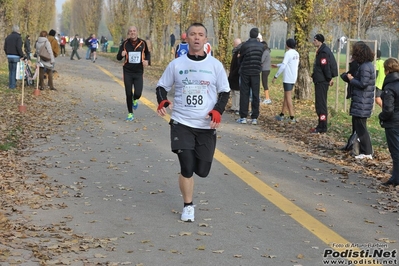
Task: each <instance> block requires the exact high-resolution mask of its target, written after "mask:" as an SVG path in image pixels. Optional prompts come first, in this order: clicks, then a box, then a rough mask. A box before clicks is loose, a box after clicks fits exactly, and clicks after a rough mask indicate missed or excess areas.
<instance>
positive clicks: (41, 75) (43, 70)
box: [39, 67, 54, 89]
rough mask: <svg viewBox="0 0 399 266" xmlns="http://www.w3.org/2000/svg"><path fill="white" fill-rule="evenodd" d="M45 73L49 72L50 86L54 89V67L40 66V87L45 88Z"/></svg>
mask: <svg viewBox="0 0 399 266" xmlns="http://www.w3.org/2000/svg"><path fill="white" fill-rule="evenodd" d="M44 73H47V80H48V81H47V82H48V83H47V84H48V86H49V87H50V89H54V84H53V69H52V68H44V67H41V68H39V87H40V88H44Z"/></svg>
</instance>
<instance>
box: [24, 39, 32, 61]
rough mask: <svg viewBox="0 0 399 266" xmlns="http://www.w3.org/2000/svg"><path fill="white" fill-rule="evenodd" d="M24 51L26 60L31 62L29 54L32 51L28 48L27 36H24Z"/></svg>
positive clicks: (28, 40)
mask: <svg viewBox="0 0 399 266" xmlns="http://www.w3.org/2000/svg"><path fill="white" fill-rule="evenodd" d="M24 51H25V55H26V59H28V61H30V60H31V58H30V54H31V52H32V50H31V48H30V36H29V35H26V37H25V42H24Z"/></svg>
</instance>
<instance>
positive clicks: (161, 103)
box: [157, 100, 171, 111]
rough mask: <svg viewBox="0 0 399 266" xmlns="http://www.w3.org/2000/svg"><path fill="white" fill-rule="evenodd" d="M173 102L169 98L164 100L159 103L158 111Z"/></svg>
mask: <svg viewBox="0 0 399 266" xmlns="http://www.w3.org/2000/svg"><path fill="white" fill-rule="evenodd" d="M169 104H171V102H170V101H169V100H163V101H162V102H160V103H159V105H158V109H157V111H159V110H161V109H162V108H164V107H165V108H166V107H168V106H169Z"/></svg>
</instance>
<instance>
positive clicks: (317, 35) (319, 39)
mask: <svg viewBox="0 0 399 266" xmlns="http://www.w3.org/2000/svg"><path fill="white" fill-rule="evenodd" d="M314 38H315V39H316V40H318V41H319V42H324V36H323V35H322V34H320V33H318V34H316V35H315V36H314Z"/></svg>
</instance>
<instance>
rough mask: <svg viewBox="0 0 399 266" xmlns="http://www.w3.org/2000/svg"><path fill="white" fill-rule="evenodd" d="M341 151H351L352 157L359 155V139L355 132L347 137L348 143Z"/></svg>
mask: <svg viewBox="0 0 399 266" xmlns="http://www.w3.org/2000/svg"><path fill="white" fill-rule="evenodd" d="M343 149H344V150H345V151H352V153H353V155H359V139H358V137H357V133H356V131H355V132H353V134H352V135H351V136H350V137H349V139H348V143H347V144H346V146H345V147H344V148H343Z"/></svg>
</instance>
